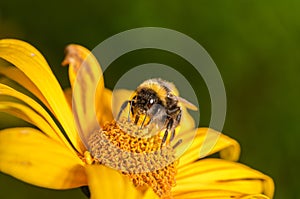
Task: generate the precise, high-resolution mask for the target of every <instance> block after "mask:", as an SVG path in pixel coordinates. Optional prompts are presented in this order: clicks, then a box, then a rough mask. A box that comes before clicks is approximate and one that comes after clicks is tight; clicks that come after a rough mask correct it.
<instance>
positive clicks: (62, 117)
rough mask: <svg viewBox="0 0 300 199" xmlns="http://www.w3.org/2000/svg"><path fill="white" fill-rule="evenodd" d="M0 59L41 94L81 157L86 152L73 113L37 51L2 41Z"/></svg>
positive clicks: (11, 41)
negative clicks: (26, 79)
mask: <svg viewBox="0 0 300 199" xmlns="http://www.w3.org/2000/svg"><path fill="white" fill-rule="evenodd" d="M0 57H1V58H3V59H4V60H6V61H8V62H10V63H12V64H13V65H15V66H16V67H17V68H19V69H20V70H21V71H22V72H23V73H24V74H25V75H26V76H27V77H28V78H29V79H30V80H31V81H32V83H33V84H34V85H35V86H36V87H37V88H38V89H39V90H40V92H41V93H42V95H43V96H44V97H45V99H46V100H47V102H48V104H49V106H50V111H51V112H52V113H53V114H54V115H55V116H56V118H57V119H58V121H59V122H60V123H61V125H62V127H63V128H64V130H65V131H66V133H67V135H68V137H69V138H70V140H71V142H72V144H73V146H74V147H75V148H76V150H77V151H78V152H80V153H82V154H83V151H84V150H85V149H84V146H83V145H82V143H81V140H80V138H79V136H78V134H77V131H76V128H75V125H74V119H73V115H72V112H71V110H70V108H69V106H68V104H67V101H66V99H65V97H64V94H63V91H62V89H61V87H60V85H59V83H58V81H57V80H56V78H55V76H54V75H53V73H52V71H51V69H50V67H49V66H48V64H47V62H46V60H45V59H44V57H43V56H42V55H41V54H40V53H39V51H38V50H36V49H35V48H34V47H33V46H31V45H29V44H28V43H26V42H23V41H20V40H15V39H2V40H0Z"/></svg>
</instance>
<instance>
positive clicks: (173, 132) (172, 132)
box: [170, 129, 175, 142]
mask: <svg viewBox="0 0 300 199" xmlns="http://www.w3.org/2000/svg"><path fill="white" fill-rule="evenodd" d="M174 138H175V129H173V130H172V131H171V137H170V142H172V141H173V140H174Z"/></svg>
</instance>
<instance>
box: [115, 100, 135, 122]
mask: <svg viewBox="0 0 300 199" xmlns="http://www.w3.org/2000/svg"><path fill="white" fill-rule="evenodd" d="M129 102H130V107H131V104H132V103H131V101H128V100H126V101H125V102H124V103H123V104H122V106H121V108H120V111H119V113H118V116H117V120H119V119H120V116H121V114H122V112H123V111H124V109H125V108H126V107H127V105H128V103H129ZM127 119H128V121H129V113H128V118H127Z"/></svg>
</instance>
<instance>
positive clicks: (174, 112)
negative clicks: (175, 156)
mask: <svg viewBox="0 0 300 199" xmlns="http://www.w3.org/2000/svg"><path fill="white" fill-rule="evenodd" d="M128 105H129V111H128V115H127V119H128V121H132V122H134V124H136V125H140V126H141V128H143V127H146V126H149V125H150V124H155V125H157V126H160V127H161V128H162V129H165V132H164V135H163V138H162V145H163V144H164V143H165V142H166V140H167V138H168V136H169V132H170V133H171V134H170V141H172V140H173V139H174V137H175V129H176V127H177V126H178V125H179V124H180V121H181V116H182V106H183V105H184V106H185V107H186V108H189V109H191V110H195V111H196V110H197V107H196V106H195V105H193V104H192V103H190V102H189V101H187V100H185V99H183V98H181V97H179V96H178V91H177V89H176V87H175V86H174V84H172V83H170V82H167V81H165V80H162V79H159V78H155V79H149V80H146V81H144V82H143V83H142V84H140V85H139V86H138V87H137V89H136V90H135V92H134V93H133V95H132V96H131V98H130V99H129V100H127V101H125V102H124V103H123V104H122V106H121V108H120V112H119V114H118V116H117V120H119V118H120V116H121V114H122V112H123V111H124V110H125V109H126V107H127V106H128Z"/></svg>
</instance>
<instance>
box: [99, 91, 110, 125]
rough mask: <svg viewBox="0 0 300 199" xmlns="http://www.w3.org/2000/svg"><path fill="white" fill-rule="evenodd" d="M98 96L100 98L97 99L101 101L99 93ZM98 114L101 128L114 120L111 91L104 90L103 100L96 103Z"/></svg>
mask: <svg viewBox="0 0 300 199" xmlns="http://www.w3.org/2000/svg"><path fill="white" fill-rule="evenodd" d="M97 96H99V97H97V99H99V98H100V95H99V93H97ZM96 113H97V119H98V122H99V123H100V125H101V126H103V125H104V124H105V123H107V122H110V121H112V120H113V115H112V92H111V91H110V90H109V89H106V88H104V90H103V92H102V94H101V100H97V101H96Z"/></svg>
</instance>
